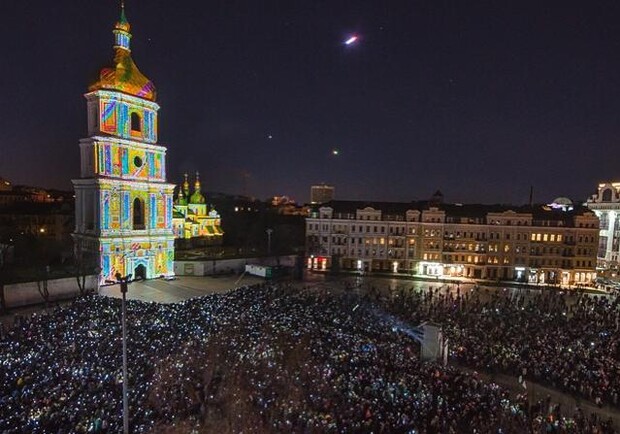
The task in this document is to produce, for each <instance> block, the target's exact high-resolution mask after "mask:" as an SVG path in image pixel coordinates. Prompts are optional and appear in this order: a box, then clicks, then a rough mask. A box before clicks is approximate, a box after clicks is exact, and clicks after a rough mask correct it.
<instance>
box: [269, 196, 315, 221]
mask: <svg viewBox="0 0 620 434" xmlns="http://www.w3.org/2000/svg"><path fill="white" fill-rule="evenodd" d="M271 206H272V207H273V208H275V209H276V210H277V212H278V214H281V215H295V216H307V215H308V213H309V212H310V208H309V207H308V206H303V205H297V203H296V202H295V201H294V200H293V199H291V198H289V197H288V196H274V198H273V199H272V201H271Z"/></svg>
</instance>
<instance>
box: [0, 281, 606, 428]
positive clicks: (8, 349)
mask: <svg viewBox="0 0 620 434" xmlns="http://www.w3.org/2000/svg"><path fill="white" fill-rule="evenodd" d="M395 300H398V302H395ZM378 301H379V302H380V303H379V304H382V305H383V307H384V308H385V309H386V310H388V311H392V312H393V313H395V315H397V316H402V317H405V318H406V320H407V321H409V322H411V323H412V324H415V323H417V322H419V321H422V320H427V319H434V320H439V319H442V320H443V321H442V323H443V324H444V326H445V329H446V332H447V334H448V335H449V336H450V339H451V342H453V344H452V345H453V347H452V348H453V351H454V352H453V357H454V359H455V360H457V361H458V362H459V363H463V364H465V365H470V366H480V367H484V368H485V369H501V370H506V371H511V372H512V370H517V371H519V372H523V374H524V375H525V376H526V377H529V376H537V375H538V376H540V378H542V377H543V376H545V375H548V374H546V373H545V372H546V371H545V368H549V369H560V368H561V367H562V364H563V363H564V362H566V361H568V363H575V364H576V365H575V366H571V365H570V364H569V365H566V366H565V367H564V371H568V370H570V368H571V367H575V368H576V369H575V371H576V373H574V376H573V375H570V374H567V373H566V372H565V373H564V376H562V375H561V374H560V373H557V375H556V376H555V377H553V378H556V380H555V381H564V379H565V378H568V381H567V382H566V384H565V385H564V387H567V388H568V390H571V389H570V387H573V386H574V387H576V389H575V390H576V391H577V392H579V393H582V392H583V393H584V394H585V393H587V390H588V389H587V388H588V387H589V386H590V385H592V384H597V388H596V390H599V389H598V385H600V384H605V385H606V388H605V389H603V392H601V396H600V398H601V399H602V400H610V399H611V400H613V393H614V391H615V390H616V389H615V388H616V385H617V383H616V382H617V381H618V380H617V376H615V377H614V376H613V375H611V371H609V372H608V371H605V369H608V365H607V364H605V363H602V362H598V361H595V360H594V359H596V358H597V357H598V356H603V357H606V359H604V360H605V362H612V363H617V360H618V357H617V354H615V355H614V353H613V351H616V350H617V349H616V348H614V349H613V350H612V347H613V345H614V342H615V340H616V339H617V338H616V337H615V335H614V333H613V330H610V334H609V335H607V336H603V335H602V334H601V333H600V331H601V330H603V329H604V328H605V326H606V325H609V323H610V321H612V320H611V319H610V318H608V316H610V315H611V314H609V312H610V311H611V310H613V308H615V307H617V306H616V305H612V304H609V303H608V302H603V301H601V300H595V299H590V298H587V299H584V300H582V301H579V302H578V303H576V304H575V305H570V306H569V305H567V304H566V302H565V301H563V299H562V298H561V297H559V298H557V297H555V296H545V297H541V298H540V299H538V300H537V299H536V297H534V298H532V300H531V301H526V299H525V298H524V299H523V300H522V299H520V298H517V299H516V300H515V299H510V298H508V297H501V296H498V297H494V296H491V297H490V299H489V300H488V301H482V298H481V297H479V296H478V295H475V294H473V293H472V294H467V295H463V296H461V294H457V295H446V294H444V295H441V294H439V293H437V292H435V291H426V292H424V293H417V292H409V293H405V292H403V293H402V294H400V295H399V296H398V297H397V298H392V299H385V298H381V299H380V300H378ZM606 303H608V304H606ZM538 304H539V306H538ZM375 306H376V303H375V300H370V299H369V298H368V297H366V298H365V297H360V296H359V295H358V294H355V293H351V292H342V291H330V290H323V289H322V290H317V289H312V288H305V289H304V288H293V287H292V286H289V285H282V284H262V285H254V286H246V287H242V288H239V289H236V290H234V291H231V292H229V293H226V294H218V295H210V296H206V297H201V298H196V299H192V300H188V301H185V302H182V303H176V304H157V303H145V302H138V301H130V302H129V305H128V324H129V332H128V341H129V345H128V348H129V354H128V356H129V357H128V360H129V390H130V407H129V409H130V412H129V414H130V418H131V430H132V432H136V433H139V432H175V431H174V427H177V429H178V431H176V432H189V431H192V430H193V431H194V432H214V431H219V432H223V433H224V432H286V433H292V432H299V433H315V432H334V433H336V432H343V433H344V432H346V433H350V432H351V433H355V432H376V433H393V432H403V433H405V432H407V433H416V434H422V433H428V434H431V433H461V432H466V433H500V432H501V433H528V432H530V433H543V432H557V433H575V434H576V433H584V434H588V433H592V434H594V433H597V434H598V433H601V434H606V433H613V432H616V431H615V430H614V427H613V426H612V425H611V424H610V423H609V422H608V421H605V420H601V419H599V418H597V417H596V416H589V415H586V414H585V413H583V412H581V411H576V412H572V411H569V413H568V414H566V413H564V412H563V411H562V410H561V409H560V408H559V406H556V405H552V404H551V403H550V402H539V403H536V405H531V404H532V403H531V402H528V399H527V396H526V395H525V394H521V395H518V396H514V395H511V394H510V393H509V392H508V391H507V390H505V389H503V388H501V387H499V386H498V385H496V384H494V383H491V382H487V381H484V380H483V379H482V378H480V377H479V376H478V375H477V374H474V373H468V372H465V371H463V370H461V369H460V368H458V367H454V366H442V365H440V364H436V363H422V362H420V361H419V351H420V349H419V345H418V344H417V342H416V341H415V340H412V339H411V338H410V337H409V336H408V335H406V334H404V333H400V332H399V331H398V330H397V329H395V328H394V327H393V324H392V323H391V320H390V316H382V315H377V314H376V307H375ZM562 306H564V307H562ZM556 311H557V312H560V314H559V315H558V314H556ZM524 312H529V316H526V313H524ZM536 312H538V314H537V313H536ZM561 312H565V313H566V316H564V315H562V313H561ZM595 312H598V314H595ZM502 313H504V315H502ZM528 317H529V318H532V321H531V322H528V321H526V320H525V319H522V318H528ZM535 317H539V319H533V318H535ZM562 318H566V319H565V320H564V325H566V324H567V322H574V325H573V326H571V327H570V329H571V330H572V328H573V327H574V328H575V330H576V328H577V325H578V324H581V325H582V328H583V330H582V334H583V335H582V336H586V337H587V339H586V340H585V341H584V342H585V343H587V344H588V345H589V347H588V348H589V349H590V350H591V351H598V352H596V353H595V354H594V355H592V356H591V357H589V358H586V357H582V356H575V357H576V358H575V359H569V358H563V359H562V360H560V361H553V360H552V357H553V356H552V355H551V354H549V355H546V354H544V355H542V356H541V355H540V353H541V348H543V346H544V345H545V341H547V340H551V339H553V337H554V336H555V337H556V338H558V337H559V333H562V332H561V331H560V330H561V329H562V325H561V321H562ZM556 323H557V330H556V328H554V327H556ZM491 324H492V327H490V325H491ZM571 324H572V323H571ZM522 325H523V326H524V328H521V330H520V331H514V332H512V331H509V330H508V329H509V328H510V327H512V326H516V327H521V326H522ZM485 326H486V327H487V330H486V331H484V329H485ZM488 327H490V328H491V329H493V331H492V333H491V332H490V330H489V328H488ZM536 327H546V328H547V329H549V336H547V337H543V332H544V329H543V330H540V331H535V330H534V329H535V328H536ZM483 332H485V333H486V334H487V336H488V338H489V340H488V341H487V342H485V339H483V336H484V335H482V333H483ZM519 333H521V334H526V333H532V336H533V337H532V338H531V342H530V343H529V345H528V346H527V347H524V346H522V347H519V346H518V340H519V339H521V337H520V336H518V335H519ZM597 333H598V335H597V336H596V340H594V338H595V336H594V335H596V334H597ZM508 334H509V336H510V339H509V340H507V341H506V342H499V343H498V342H497V340H500V341H501V339H502V337H503V336H505V335H508ZM569 336H573V341H569V340H568V339H569V337H568V336H567V337H566V340H565V341H563V342H564V346H565V348H567V351H568V348H572V351H573V352H575V353H579V354H581V353H582V351H586V350H584V349H582V348H581V347H580V346H579V344H578V343H577V342H575V341H576V340H577V339H576V338H575V336H576V335H569ZM563 337H564V336H562V338H563ZM537 339H541V341H540V342H536V340H537ZM542 339H544V341H543V340H542ZM580 339H581V338H580ZM591 342H594V345H591ZM509 343H511V344H510V345H509ZM559 345H560V344H558V346H559ZM588 348H586V349H588ZM550 353H551V351H550ZM515 354H516V355H515ZM528 357H529V358H528ZM607 358H608V359H607ZM534 359H535V360H536V364H534V362H533V361H532V360H534ZM121 360H122V359H121V330H120V301H119V300H117V299H112V298H106V297H99V296H88V297H84V298H81V299H79V300H77V301H76V302H74V303H73V304H72V305H70V306H67V307H63V308H58V309H56V310H55V311H53V312H52V313H50V314H47V315H36V316H33V317H32V318H30V319H29V320H26V321H24V322H23V323H21V324H20V325H19V326H18V327H15V328H14V329H12V330H10V331H8V333H6V335H5V336H4V337H3V338H1V339H0V432H2V433H7V434H17V433H53V434H57V433H116V432H120V431H121V430H122V419H121V414H122V393H121V390H122V375H121V372H122V366H121ZM552 363H555V364H553V365H552ZM595 363H596V365H594V364H595ZM580 364H583V366H581V365H580ZM602 365H605V366H602ZM594 366H597V369H598V370H597V371H596V373H595V374H593V375H592V377H588V376H587V375H586V374H583V373H582V371H583V372H586V371H587V369H589V368H592V367H594ZM525 371H527V372H525ZM536 378H538V377H536ZM549 378H551V376H549ZM596 378H598V381H599V383H595V382H596V381H597V380H596ZM602 379H605V382H604V381H603V380H602ZM584 384H585V385H586V386H584ZM580 388H583V391H581V390H580ZM593 393H598V392H593Z"/></svg>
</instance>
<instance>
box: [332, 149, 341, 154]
mask: <svg viewBox="0 0 620 434" xmlns="http://www.w3.org/2000/svg"><path fill="white" fill-rule="evenodd" d="M332 155H334V156H337V155H340V151H339V150H338V149H335V148H334V149H332Z"/></svg>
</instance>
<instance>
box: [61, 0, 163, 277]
mask: <svg viewBox="0 0 620 434" xmlns="http://www.w3.org/2000/svg"><path fill="white" fill-rule="evenodd" d="M129 31H130V25H129V22H128V21H127V18H126V17H125V8H124V7H122V9H121V16H120V19H119V21H118V22H117V23H116V25H115V27H114V30H113V33H114V62H113V65H112V66H111V67H107V68H103V69H102V70H101V72H100V74H99V79H98V80H97V81H96V82H95V83H94V84H92V85H91V86H90V87H89V89H88V90H89V92H88V93H86V94H85V95H84V96H85V97H86V101H87V106H88V138H86V139H82V140H80V155H81V171H80V173H81V175H80V178H79V179H74V180H73V186H74V189H75V200H76V206H75V217H76V219H75V220H76V227H75V233H74V234H73V237H74V241H75V248H76V253H78V255H80V256H85V255H90V256H92V257H93V258H95V260H96V262H97V265H98V267H99V268H100V269H101V273H100V276H99V279H100V282H101V283H104V282H105V281H106V280H115V277H114V276H115V275H116V273H120V274H121V275H123V276H125V275H127V274H132V275H133V276H134V278H136V277H143V278H154V277H159V276H162V275H164V276H168V275H172V274H174V268H173V261H174V235H173V230H172V197H173V191H174V185H173V184H168V183H166V148H165V147H164V146H161V145H159V144H157V111H158V110H159V105H158V104H157V103H156V102H155V99H156V93H155V86H154V85H153V83H152V82H151V81H150V80H149V79H148V78H146V77H145V76H144V75H143V74H142V73H141V72H140V71H139V70H138V68H137V67H136V65H135V63H134V62H133V59H132V58H131V50H130V41H131V33H129Z"/></svg>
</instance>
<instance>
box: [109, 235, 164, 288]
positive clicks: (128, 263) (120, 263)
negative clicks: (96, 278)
mask: <svg viewBox="0 0 620 434" xmlns="http://www.w3.org/2000/svg"><path fill="white" fill-rule="evenodd" d="M100 255H101V265H102V266H101V268H102V270H101V276H102V280H114V278H115V276H116V273H120V274H122V275H127V274H134V273H135V270H136V267H138V265H144V266H145V268H146V273H147V276H149V277H159V276H162V275H168V274H170V272H171V271H170V270H173V269H174V241H172V240H169V239H164V238H156V239H151V240H138V241H136V240H135V239H134V240H132V239H122V240H120V241H109V242H103V243H101V250H100Z"/></svg>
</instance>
